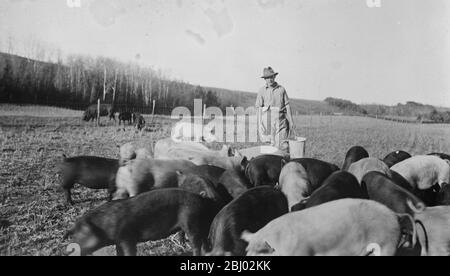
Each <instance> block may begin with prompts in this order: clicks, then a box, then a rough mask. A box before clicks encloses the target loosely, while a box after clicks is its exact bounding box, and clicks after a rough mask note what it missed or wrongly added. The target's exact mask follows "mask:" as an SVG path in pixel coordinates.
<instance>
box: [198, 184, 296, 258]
mask: <svg viewBox="0 0 450 276" xmlns="http://www.w3.org/2000/svg"><path fill="white" fill-rule="evenodd" d="M287 212H288V203H287V199H286V197H285V196H284V195H283V193H281V192H280V191H278V190H276V189H273V188H272V187H268V186H267V187H265V186H261V187H257V188H253V189H251V190H248V191H247V192H245V193H244V194H242V195H241V196H240V197H238V198H237V199H235V200H233V201H232V202H231V203H230V204H228V205H227V206H225V207H224V208H223V209H222V210H221V211H220V212H219V214H217V216H216V217H215V218H214V221H213V223H212V225H211V229H210V232H209V238H208V240H209V244H210V245H209V248H207V251H210V253H209V254H208V255H214V256H224V255H234V256H245V254H246V252H245V249H246V247H247V245H248V244H247V242H245V241H243V240H242V239H241V235H242V232H243V231H244V230H249V231H252V232H256V231H258V230H259V229H261V228H262V227H264V226H265V225H266V224H267V223H269V222H270V221H272V220H274V219H276V218H278V217H280V216H282V215H284V214H286V213H287Z"/></svg>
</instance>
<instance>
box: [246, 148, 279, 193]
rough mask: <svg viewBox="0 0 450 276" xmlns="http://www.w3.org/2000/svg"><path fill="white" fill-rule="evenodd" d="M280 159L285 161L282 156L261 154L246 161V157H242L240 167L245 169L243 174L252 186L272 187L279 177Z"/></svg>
mask: <svg viewBox="0 0 450 276" xmlns="http://www.w3.org/2000/svg"><path fill="white" fill-rule="evenodd" d="M282 160H285V161H286V159H285V158H283V157H282V156H277V155H261V156H258V157H255V158H253V159H252V160H250V161H247V158H244V160H243V161H242V166H241V167H242V169H244V170H245V175H246V176H247V178H248V179H249V180H250V183H251V184H252V185H253V187H259V186H272V187H274V186H275V185H276V184H277V183H278V179H279V177H280V173H281V169H282V164H281V161H282Z"/></svg>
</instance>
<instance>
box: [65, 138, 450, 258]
mask: <svg viewBox="0 0 450 276" xmlns="http://www.w3.org/2000/svg"><path fill="white" fill-rule="evenodd" d="M59 168H60V175H61V177H62V188H63V190H64V192H65V197H66V201H67V202H68V203H69V204H73V201H72V196H71V192H70V191H71V189H72V188H73V186H74V184H80V185H82V186H85V187H88V188H91V189H106V190H108V192H109V195H110V201H109V202H107V203H105V204H103V205H101V206H100V207H98V208H96V209H94V210H91V211H89V212H88V213H87V214H85V215H84V216H82V217H81V218H80V219H79V220H78V221H77V222H76V223H75V225H74V226H73V227H72V228H71V229H69V230H68V231H67V234H66V235H65V238H66V239H68V238H71V240H72V241H73V242H75V243H77V244H78V245H79V246H80V248H81V254H82V255H90V254H93V253H94V252H95V251H97V250H99V249H101V248H103V247H106V246H110V245H115V246H116V252H117V255H127V256H128V255H136V253H137V249H136V246H137V244H138V243H141V242H146V241H154V240H160V239H164V238H167V237H169V236H170V235H172V234H175V233H178V232H180V233H181V234H180V235H179V236H180V237H181V242H182V243H184V242H186V241H185V239H186V238H187V240H188V241H189V244H190V245H191V247H192V249H193V254H194V255H196V256H198V255H206V256H246V255H247V256H318V255H319V256H320V255H332V256H336V255H351V256H352V255H356V256H371V255H375V256H390V255H418V256H436V255H439V256H442V255H450V206H448V205H450V185H448V184H449V183H450V156H448V155H446V154H438V153H433V154H430V155H419V156H411V155H410V154H408V153H407V152H403V151H396V152H393V153H390V154H388V155H387V156H386V157H385V158H384V159H378V158H374V157H370V156H369V153H368V152H367V151H366V150H365V149H364V148H362V147H353V148H351V149H350V150H349V151H348V153H347V155H346V158H345V160H344V163H343V166H342V169H340V168H339V167H338V166H336V165H335V164H330V163H328V162H325V161H321V160H317V159H312V158H302V159H292V160H291V159H289V157H288V156H276V155H261V156H258V157H256V158H253V159H251V160H248V159H247V158H246V157H245V156H241V154H240V153H239V151H236V150H233V149H231V148H229V147H227V146H224V147H223V149H222V150H220V151H213V150H210V149H208V148H207V147H205V146H203V145H201V144H197V143H194V142H179V143H176V142H173V141H172V140H171V139H166V140H161V141H159V142H158V143H157V144H156V147H155V150H154V155H153V156H152V154H150V153H149V152H147V151H146V150H144V149H138V150H136V149H135V148H134V147H133V145H131V144H127V145H124V146H123V147H122V148H121V149H120V159H106V158H100V157H87V156H81V157H74V158H67V157H64V160H63V161H62V162H61V163H60V165H59Z"/></svg>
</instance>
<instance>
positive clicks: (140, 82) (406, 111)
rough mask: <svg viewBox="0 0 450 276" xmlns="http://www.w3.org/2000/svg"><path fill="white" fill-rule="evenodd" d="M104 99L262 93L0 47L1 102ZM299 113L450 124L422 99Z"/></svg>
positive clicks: (336, 104)
mask: <svg viewBox="0 0 450 276" xmlns="http://www.w3.org/2000/svg"><path fill="white" fill-rule="evenodd" d="M98 99H100V100H101V101H102V102H104V103H114V104H115V105H116V107H117V109H118V110H130V111H140V112H143V113H150V112H151V111H152V105H153V101H156V106H155V113H156V114H164V115H170V114H171V111H172V110H173V109H174V108H175V107H178V106H185V107H188V108H189V109H190V110H191V111H193V105H194V99H202V100H203V103H204V104H206V105H207V106H216V107H220V108H221V109H222V110H223V111H224V112H225V108H226V107H229V106H233V107H244V108H247V107H249V106H253V105H254V103H255V101H256V94H255V93H250V92H244V91H232V90H227V89H221V88H214V87H202V86H200V85H192V84H190V83H188V82H185V81H181V80H174V79H171V78H170V77H169V76H167V75H165V74H164V73H163V71H161V70H156V69H153V68H150V67H145V68H144V67H142V66H140V65H138V64H136V63H124V62H120V61H117V60H114V59H111V58H105V57H98V58H92V57H87V56H82V55H69V56H67V57H66V58H65V59H64V60H63V59H62V58H61V57H60V56H57V58H56V62H54V61H52V62H44V61H40V60H37V59H32V58H26V57H22V56H18V55H13V54H7V53H2V52H0V103H16V104H35V105H48V106H58V107H65V108H71V109H77V110H83V109H85V108H86V107H87V106H88V105H89V104H92V103H95V102H96V101H97V100H98ZM291 105H292V108H293V110H294V113H295V114H297V115H304V114H322V115H337V114H338V115H356V116H377V117H378V116H379V117H408V118H414V120H417V121H433V122H439V123H450V108H436V107H433V106H430V105H423V104H420V103H416V102H407V103H406V104H398V105H396V106H386V105H378V104H370V105H369V104H365V105H358V104H355V103H353V102H351V101H348V100H344V99H338V98H327V99H325V100H324V101H312V100H300V99H291Z"/></svg>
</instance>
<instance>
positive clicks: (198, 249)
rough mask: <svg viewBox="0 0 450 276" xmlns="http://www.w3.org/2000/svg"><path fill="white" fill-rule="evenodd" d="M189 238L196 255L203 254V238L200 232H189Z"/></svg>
mask: <svg viewBox="0 0 450 276" xmlns="http://www.w3.org/2000/svg"><path fill="white" fill-rule="evenodd" d="M187 236H188V239H189V241H190V243H191V246H192V248H193V250H194V256H201V254H202V244H203V242H202V238H201V237H200V235H199V234H193V233H187Z"/></svg>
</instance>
